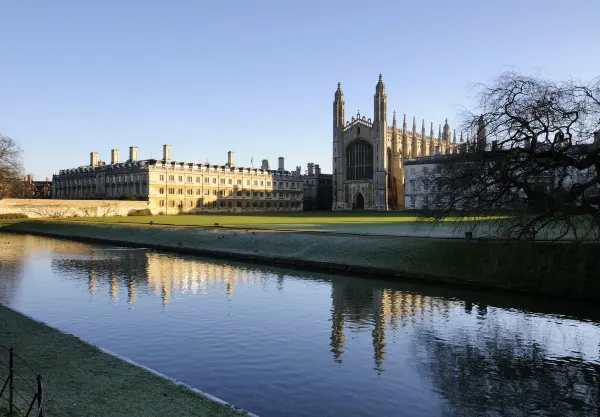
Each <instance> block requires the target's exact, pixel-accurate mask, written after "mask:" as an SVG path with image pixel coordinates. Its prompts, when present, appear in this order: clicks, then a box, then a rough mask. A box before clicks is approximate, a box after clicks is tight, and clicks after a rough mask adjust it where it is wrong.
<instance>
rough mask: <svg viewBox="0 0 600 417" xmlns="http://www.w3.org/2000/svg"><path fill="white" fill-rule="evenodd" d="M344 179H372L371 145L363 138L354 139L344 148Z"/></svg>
mask: <svg viewBox="0 0 600 417" xmlns="http://www.w3.org/2000/svg"><path fill="white" fill-rule="evenodd" d="M346 179H347V180H349V181H352V180H372V179H373V147H372V146H371V145H370V144H369V143H367V142H365V141H364V140H357V141H354V142H352V143H351V144H350V145H348V147H347V148H346Z"/></svg>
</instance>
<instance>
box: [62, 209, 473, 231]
mask: <svg viewBox="0 0 600 417" xmlns="http://www.w3.org/2000/svg"><path fill="white" fill-rule="evenodd" d="M418 216H419V214H418V213H413V212H372V211H363V212H356V211H353V212H314V211H313V212H311V211H306V212H268V213H243V214H202V215H169V216H128V217H97V218H81V219H69V220H70V221H79V222H84V223H85V222H88V223H89V222H92V223H127V224H149V223H150V222H153V223H154V224H157V225H168V226H189V227H211V226H214V225H215V224H216V223H218V224H219V225H220V226H222V227H232V228H241V229H246V228H256V229H279V230H302V231H319V232H325V231H326V232H333V233H354V234H374V235H377V234H381V235H390V236H437V237H452V236H456V235H460V234H462V233H463V230H462V229H464V227H465V226H468V224H469V223H470V222H468V221H458V219H457V218H448V219H445V221H444V224H442V225H439V224H438V225H437V226H436V227H435V228H434V227H432V226H433V222H431V221H427V220H420V219H419V217H418ZM480 220H481V219H480Z"/></svg>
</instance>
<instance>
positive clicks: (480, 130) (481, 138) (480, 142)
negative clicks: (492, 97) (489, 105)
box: [476, 116, 487, 151]
mask: <svg viewBox="0 0 600 417" xmlns="http://www.w3.org/2000/svg"><path fill="white" fill-rule="evenodd" d="M486 141H487V138H486V132H485V120H483V116H479V121H478V122H477V142H476V147H477V150H478V151H485V148H486Z"/></svg>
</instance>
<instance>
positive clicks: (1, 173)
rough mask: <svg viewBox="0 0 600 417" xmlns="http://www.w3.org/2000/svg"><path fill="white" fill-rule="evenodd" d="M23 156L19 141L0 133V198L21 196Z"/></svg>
mask: <svg viewBox="0 0 600 417" xmlns="http://www.w3.org/2000/svg"><path fill="white" fill-rule="evenodd" d="M21 156H22V151H21V148H19V146H18V145H17V143H16V142H15V141H14V140H13V139H12V138H10V137H8V136H3V135H2V134H0V198H5V197H12V196H19V195H18V194H20V193H21V192H22V191H23V185H24V184H23V178H22V173H23V164H22V159H21Z"/></svg>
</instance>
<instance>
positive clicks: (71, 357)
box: [0, 306, 244, 417]
mask: <svg viewBox="0 0 600 417" xmlns="http://www.w3.org/2000/svg"><path fill="white" fill-rule="evenodd" d="M0 341H1V343H2V345H4V346H12V347H13V348H14V349H15V352H16V353H17V354H18V355H20V356H21V357H23V358H24V359H25V360H26V361H27V363H28V364H29V365H30V366H31V367H32V368H33V369H34V370H35V371H36V372H38V373H40V374H41V375H42V377H43V381H44V392H45V397H46V407H47V413H46V414H44V415H45V416H49V417H53V416H56V417H59V416H60V417H82V416H86V417H105V416H129V417H137V416H139V417H142V416H144V417H148V416H156V417H164V416H242V415H244V414H242V413H239V412H236V411H234V410H232V409H231V408H229V407H227V406H224V405H221V404H218V403H216V402H213V401H210V400H208V399H206V398H204V397H202V396H200V395H198V394H195V393H193V392H191V391H190V390H188V389H186V388H183V387H180V386H177V385H175V384H173V383H171V382H170V381H168V380H165V379H163V378H160V377H158V376H156V375H154V374H152V373H150V372H147V371H145V370H143V369H141V368H138V367H135V366H133V365H130V364H128V363H126V362H123V361H121V360H119V359H117V358H115V357H112V356H110V355H107V354H105V353H103V352H101V351H100V350H98V349H96V348H95V347H93V346H91V345H89V344H87V343H85V342H82V341H81V340H79V339H78V338H76V337H74V336H71V335H66V334H64V333H61V332H59V331H58V330H55V329H52V328H50V327H47V326H45V325H43V324H40V323H37V322H35V321H33V320H31V319H29V318H27V317H25V316H22V315H21V314H18V313H15V312H14V311H12V310H10V309H7V308H5V307H3V306H0ZM0 353H1V354H2V355H3V356H6V358H5V357H2V358H1V360H2V361H3V362H7V361H8V356H7V355H4V353H5V352H4V351H2V352H0ZM5 359H6V360H5ZM21 369H22V371H21V372H22V373H23V374H25V375H28V374H27V372H26V370H23V369H24V368H21ZM4 371H5V370H4V369H2V370H1V371H0V375H1V376H3V377H5V375H4V374H5V372H4ZM3 380H4V379H3ZM18 383H22V382H21V381H20V380H19V381H18ZM32 383H33V384H34V385H35V377H33V379H32ZM23 391H25V389H23ZM3 406H5V404H3V403H0V415H2V411H1V409H2V407H3ZM5 408H6V407H5Z"/></svg>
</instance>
